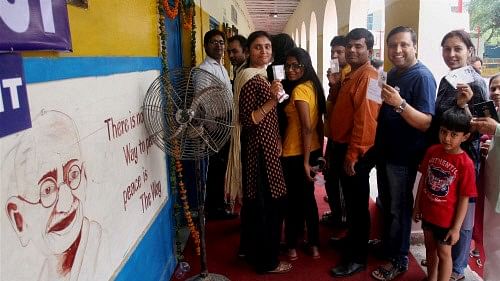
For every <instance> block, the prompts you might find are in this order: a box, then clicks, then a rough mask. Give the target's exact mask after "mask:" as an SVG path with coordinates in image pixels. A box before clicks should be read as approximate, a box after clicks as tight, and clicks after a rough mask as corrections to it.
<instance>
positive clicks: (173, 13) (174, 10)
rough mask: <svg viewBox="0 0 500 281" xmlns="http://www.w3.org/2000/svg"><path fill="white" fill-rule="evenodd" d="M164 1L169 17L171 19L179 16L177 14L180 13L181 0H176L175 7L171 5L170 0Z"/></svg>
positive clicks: (164, 7)
mask: <svg viewBox="0 0 500 281" xmlns="http://www.w3.org/2000/svg"><path fill="white" fill-rule="evenodd" d="M162 3H163V9H165V14H167V17H168V18H169V19H171V20H173V19H175V17H177V14H179V0H174V7H170V3H169V0H163V2H162Z"/></svg>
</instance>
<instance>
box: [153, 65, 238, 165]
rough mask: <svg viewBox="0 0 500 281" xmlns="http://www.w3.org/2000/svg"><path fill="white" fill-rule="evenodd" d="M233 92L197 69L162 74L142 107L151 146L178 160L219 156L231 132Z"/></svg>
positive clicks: (177, 70)
mask: <svg viewBox="0 0 500 281" xmlns="http://www.w3.org/2000/svg"><path fill="white" fill-rule="evenodd" d="M232 111H233V98H232V92H231V90H230V89H228V88H227V87H226V85H225V84H224V83H223V82H222V81H220V80H219V79H218V78H217V77H216V76H214V75H213V74H211V73H209V72H207V71H205V70H202V69H200V68H198V67H195V68H192V69H189V68H178V69H174V70H172V71H167V72H164V73H163V74H162V75H160V76H159V77H157V78H156V79H155V80H154V81H153V82H152V83H151V85H150V86H149V89H148V91H147V92H146V97H145V99H144V103H143V113H144V120H145V125H146V129H147V131H148V134H149V135H150V136H152V139H153V142H154V143H155V144H156V145H157V146H158V147H160V148H161V149H162V150H164V151H165V152H166V153H167V154H169V155H171V156H174V157H176V158H177V159H181V160H196V159H201V158H204V157H206V156H209V155H212V154H214V153H216V152H218V151H219V150H220V149H221V148H222V147H223V145H224V144H225V143H226V142H227V141H228V139H229V136H230V132H231V128H232Z"/></svg>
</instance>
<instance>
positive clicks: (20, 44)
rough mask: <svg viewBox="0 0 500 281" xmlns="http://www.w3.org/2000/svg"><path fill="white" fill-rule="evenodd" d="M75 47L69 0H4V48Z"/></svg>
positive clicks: (0, 35)
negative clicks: (70, 22) (68, 5)
mask: <svg viewBox="0 0 500 281" xmlns="http://www.w3.org/2000/svg"><path fill="white" fill-rule="evenodd" d="M2 50H3V51H6V50H8V51H27V50H60V51H70V50H71V36H70V31H69V24H68V10H67V8H66V0H0V51H2Z"/></svg>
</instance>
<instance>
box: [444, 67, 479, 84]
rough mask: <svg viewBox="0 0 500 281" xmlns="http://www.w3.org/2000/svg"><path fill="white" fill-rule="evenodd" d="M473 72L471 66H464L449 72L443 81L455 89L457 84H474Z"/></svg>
mask: <svg viewBox="0 0 500 281" xmlns="http://www.w3.org/2000/svg"><path fill="white" fill-rule="evenodd" d="M474 72H475V70H474V69H473V68H472V66H470V65H468V66H464V67H461V68H458V69H455V70H452V71H450V72H449V73H448V74H447V75H446V76H445V79H446V81H448V82H449V83H450V85H452V86H453V88H455V89H456V88H457V84H458V83H462V84H467V83H471V82H474V74H473V73H474Z"/></svg>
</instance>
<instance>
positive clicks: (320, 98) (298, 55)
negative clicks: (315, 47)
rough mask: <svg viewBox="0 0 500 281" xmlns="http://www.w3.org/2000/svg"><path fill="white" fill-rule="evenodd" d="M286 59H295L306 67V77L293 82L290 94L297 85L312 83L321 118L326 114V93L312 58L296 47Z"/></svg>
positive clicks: (289, 52) (303, 76)
mask: <svg viewBox="0 0 500 281" xmlns="http://www.w3.org/2000/svg"><path fill="white" fill-rule="evenodd" d="M286 57H287V58H289V57H293V58H295V59H297V61H298V62H299V64H302V65H303V66H304V75H302V77H301V78H300V79H299V80H297V81H293V82H292V84H293V86H292V88H291V89H290V93H291V91H293V89H294V88H295V87H296V86H297V85H299V84H301V83H304V82H306V81H311V82H312V83H313V86H314V90H315V91H316V103H317V104H318V109H319V115H320V116H321V115H322V114H324V113H325V112H326V101H325V93H324V91H323V86H322V85H321V82H320V81H319V78H318V75H317V74H316V71H315V70H314V68H313V65H312V62H311V56H310V55H309V54H308V53H307V51H306V50H304V49H302V48H298V47H295V48H293V49H291V50H290V51H288V53H287V54H286Z"/></svg>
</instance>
